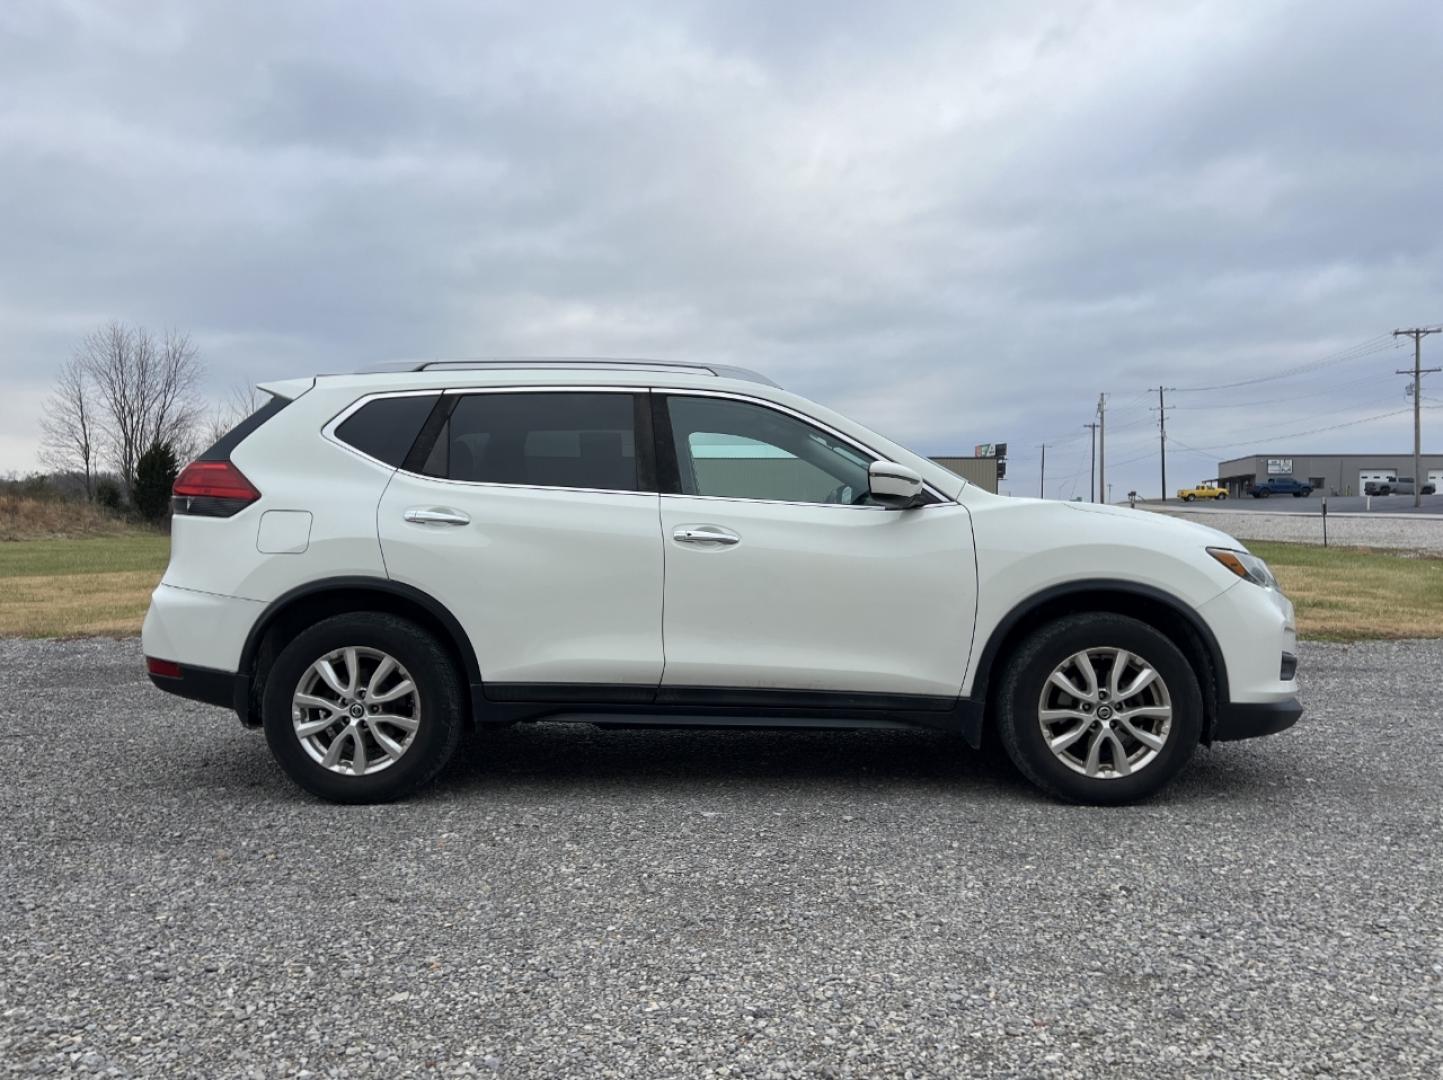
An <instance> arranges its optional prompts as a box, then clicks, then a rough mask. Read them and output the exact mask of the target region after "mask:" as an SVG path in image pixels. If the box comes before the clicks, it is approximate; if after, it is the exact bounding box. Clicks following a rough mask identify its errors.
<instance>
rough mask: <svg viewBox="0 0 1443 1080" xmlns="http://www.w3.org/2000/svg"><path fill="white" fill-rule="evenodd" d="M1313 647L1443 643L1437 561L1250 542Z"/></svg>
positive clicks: (1442, 581)
mask: <svg viewBox="0 0 1443 1080" xmlns="http://www.w3.org/2000/svg"><path fill="white" fill-rule="evenodd" d="M1247 544H1248V548H1249V550H1251V551H1252V552H1253V553H1254V554H1256V555H1258V556H1260V557H1261V558H1264V559H1266V560H1267V562H1268V565H1269V566H1270V567H1272V570H1273V573H1274V574H1276V575H1277V578H1278V583H1279V584H1280V585H1281V586H1282V587H1283V592H1284V593H1286V594H1287V596H1288V599H1290V600H1291V601H1292V602H1293V605H1294V606H1295V607H1296V608H1297V615H1298V634H1299V635H1300V636H1302V637H1305V638H1313V639H1315V640H1319V641H1361V640H1364V639H1367V638H1414V637H1443V559H1438V558H1431V557H1427V556H1419V555H1415V554H1413V553H1411V552H1390V551H1376V550H1373V549H1370V548H1337V547H1330V548H1322V547H1316V546H1314V545H1311V544H1281V543H1275V542H1269V541H1263V540H1249V541H1248V542H1247Z"/></svg>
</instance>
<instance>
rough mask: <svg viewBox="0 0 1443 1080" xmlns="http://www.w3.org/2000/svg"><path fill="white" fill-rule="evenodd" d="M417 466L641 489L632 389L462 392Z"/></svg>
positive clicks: (487, 479) (542, 483) (489, 478)
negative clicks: (423, 461) (614, 391)
mask: <svg viewBox="0 0 1443 1080" xmlns="http://www.w3.org/2000/svg"><path fill="white" fill-rule="evenodd" d="M423 471H424V472H426V473H427V474H428V475H431V476H440V477H445V478H447V479H450V480H465V481H469V482H472V483H484V484H518V485H525V486H529V487H565V488H593V489H597V490H602V491H640V490H642V485H641V478H640V474H639V472H638V466H637V453H636V405H635V398H634V396H633V395H631V394H598V393H585V392H579V393H572V392H569V391H568V392H558V393H533V394H527V393H517V394H513V393H504V394H467V395H465V396H464V397H462V398H461V399H460V400H459V401H458V402H457V403H456V407H455V409H454V410H453V411H452V412H451V417H450V419H449V420H447V422H446V424H445V426H444V427H443V428H442V430H441V432H440V434H439V435H438V437H437V439H436V444H435V446H434V447H433V448H432V450H431V454H430V456H429V457H428V459H427V461H426V464H425V466H424V468H423Z"/></svg>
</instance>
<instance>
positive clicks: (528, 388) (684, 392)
mask: <svg viewBox="0 0 1443 1080" xmlns="http://www.w3.org/2000/svg"><path fill="white" fill-rule="evenodd" d="M564 393H573V394H575V393H586V394H666V395H668V396H670V397H715V398H727V399H730V400H733V401H741V402H744V403H746V404H748V405H760V406H761V407H762V408H766V409H772V410H774V411H775V412H779V413H782V414H784V415H786V416H790V417H792V418H793V419H795V420H800V421H802V422H803V423H805V424H809V425H811V426H812V427H814V428H817V429H819V430H821V431H825V432H826V433H827V434H828V435H831V436H832V437H833V438H835V439H837V440H838V441H839V442H843V443H846V444H847V445H848V446H850V447H852V448H853V449H854V450H857V451H859V452H860V453H862V454H863V455H865V456H866V457H868V458H869V459H870V461H890V460H891V458H889V457H887V456H886V455H884V454H880V453H878V452H877V451H876V450H873V449H872V448H871V447H870V446H867V445H866V444H865V443H861V442H858V441H857V440H856V439H854V438H852V437H851V436H850V435H846V434H844V433H842V432H840V431H838V430H837V429H836V428H834V427H832V426H831V425H830V424H827V423H826V422H824V421H822V420H818V419H817V418H816V417H814V416H809V415H808V414H806V413H804V412H801V411H800V410H798V409H793V408H791V407H790V406H788V405H783V404H782V403H781V402H778V401H770V400H768V399H767V398H763V397H757V396H755V395H753V394H743V393H739V392H737V391H735V390H702V389H697V388H695V387H672V386H616V385H614V384H613V385H610V386H597V385H594V384H593V385H588V384H568V385H564V386H553V385H539V386H538V385H528V384H525V383H522V384H519V385H516V384H513V385H511V386H455V387H445V388H441V387H435V388H426V389H421V390H414V389H413V390H378V391H376V392H375V393H371V394H366V395H363V396H362V397H359V398H357V399H356V400H355V401H353V402H351V403H350V404H349V405H347V406H346V407H345V408H344V409H342V410H341V411H340V412H339V413H337V414H336V415H335V416H334V417H332V418H331V419H330V420H329V421H327V422H326V424H325V425H324V426H322V428H321V435H322V437H323V438H325V439H326V440H327V441H328V442H330V443H332V444H333V445H335V446H339V447H340V448H341V449H343V450H345V451H347V452H348V453H351V454H354V455H355V456H356V457H358V458H360V459H361V460H362V461H368V462H370V463H371V464H373V465H378V466H380V467H381V468H383V469H385V470H386V471H387V472H392V473H404V474H405V475H407V476H412V477H416V478H418V479H421V480H430V481H432V482H434V483H437V484H454V485H458V486H460V487H468V488H469V487H483V488H501V489H505V490H511V491H515V490H522V491H581V492H585V493H587V494H591V495H644V496H648V497H650V496H659V497H661V498H667V499H700V500H704V501H706V502H742V503H761V504H764V505H770V506H826V507H832V508H834V509H837V510H869V511H880V512H882V513H888V514H890V513H895V512H896V511H895V510H893V509H892V508H891V507H887V506H844V505H842V504H840V503H816V502H795V501H793V500H789V499H748V498H742V497H739V496H731V495H685V494H681V493H679V492H678V493H672V492H656V491H628V490H624V489H619V488H579V487H556V486H550V485H545V484H501V483H497V482H495V481H492V480H452V479H451V478H450V477H441V476H430V475H428V474H426V473H418V472H414V471H412V470H410V469H403V468H400V467H399V466H395V465H389V464H387V463H386V462H384V461H382V460H381V459H380V458H375V457H372V456H371V455H370V454H367V453H365V452H364V451H362V450H357V449H356V448H355V447H354V446H352V445H351V444H350V443H348V442H345V441H344V440H342V439H338V438H337V437H336V434H335V431H336V428H338V427H340V425H341V424H343V423H344V422H345V421H346V420H347V419H349V418H350V416H351V414H352V413H354V412H356V411H357V410H359V409H360V408H362V407H363V406H365V405H367V404H369V403H370V402H372V401H378V400H380V399H382V398H393V397H440V396H442V395H449V394H564ZM922 490H923V491H926V492H927V493H928V494H930V495H932V496H934V497H935V498H936V499H937V500H938V501H937V502H935V503H928V504H926V505H925V506H918V507H914V508H913V509H916V510H928V509H931V508H932V507H934V506H956V505H957V500H956V499H952V498H949V497H948V496H947V495H945V494H944V493H943V492H941V491H938V490H937V489H936V488H935V487H933V486H932V485H931V484H930V483H927V482H925V481H924V482H923V484H922Z"/></svg>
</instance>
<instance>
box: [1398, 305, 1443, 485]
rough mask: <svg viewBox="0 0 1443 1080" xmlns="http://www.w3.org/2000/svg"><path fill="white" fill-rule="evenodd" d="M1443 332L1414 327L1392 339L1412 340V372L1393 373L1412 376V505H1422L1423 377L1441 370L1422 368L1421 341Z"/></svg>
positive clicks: (1437, 328)
mask: <svg viewBox="0 0 1443 1080" xmlns="http://www.w3.org/2000/svg"><path fill="white" fill-rule="evenodd" d="M1440 331H1443V326H1416V327H1414V328H1413V329H1411V330H1394V331H1393V336H1394V337H1410V338H1412V339H1413V370H1412V371H1409V370H1408V369H1407V368H1404V369H1402V370H1401V371H1397V372H1394V374H1395V375H1412V376H1413V505H1414V506H1422V505H1423V477H1422V476H1420V475H1419V474H1418V470H1419V469H1421V468H1422V466H1423V376H1424V374H1431V373H1432V372H1435V371H1443V368H1435V367H1430V368H1425V367H1424V366H1423V339H1424V338H1425V337H1427V336H1428V335H1429V334H1436V333H1439V332H1440Z"/></svg>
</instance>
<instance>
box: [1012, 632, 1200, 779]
mask: <svg viewBox="0 0 1443 1080" xmlns="http://www.w3.org/2000/svg"><path fill="white" fill-rule="evenodd" d="M1097 648H1122V649H1127V650H1128V651H1130V652H1133V653H1135V654H1137V655H1138V656H1140V657H1142V658H1143V659H1144V660H1146V662H1147V663H1149V664H1151V665H1152V666H1153V667H1154V668H1156V669H1157V671H1158V674H1159V675H1161V676H1162V679H1163V681H1164V682H1165V683H1166V684H1167V689H1168V694H1169V696H1170V698H1171V700H1172V709H1173V716H1172V728H1171V730H1170V731H1169V733H1168V739H1167V743H1166V744H1165V745H1164V747H1163V749H1162V751H1161V753H1160V754H1159V755H1158V756H1157V757H1156V758H1154V759H1153V760H1152V761H1151V762H1149V763H1148V764H1147V766H1146V767H1145V768H1143V769H1141V770H1139V771H1138V772H1137V773H1134V774H1133V775H1131V776H1124V777H1114V778H1110V779H1106V780H1100V779H1095V778H1091V777H1087V776H1083V775H1081V774H1080V773H1076V772H1074V771H1072V770H1071V769H1069V768H1068V767H1067V766H1066V765H1064V764H1063V763H1062V762H1061V761H1059V760H1058V759H1057V757H1056V755H1054V754H1053V753H1052V751H1051V750H1049V749H1048V747H1047V743H1046V741H1045V739H1044V737H1043V734H1042V728H1041V725H1040V724H1039V723H1038V719H1037V705H1038V699H1039V697H1040V696H1041V694H1042V688H1043V685H1044V684H1045V683H1046V681H1047V679H1048V677H1049V676H1050V675H1051V674H1052V671H1053V669H1054V668H1055V667H1056V666H1057V665H1058V664H1060V663H1062V662H1063V661H1064V660H1066V659H1067V657H1069V656H1071V655H1072V654H1073V653H1077V652H1081V651H1082V650H1083V649H1097ZM998 704H999V714H998V726H999V728H1000V729H1001V730H1000V734H1001V736H1002V743H1003V745H1004V746H1005V747H1006V748H1007V753H1008V755H1009V756H1010V757H1011V758H1012V760H1013V762H1014V763H1015V764H1016V765H1017V767H1018V769H1020V770H1021V771H1022V773H1023V774H1024V775H1025V776H1027V777H1028V779H1030V780H1032V781H1033V782H1034V783H1036V784H1037V785H1038V786H1039V787H1041V788H1043V789H1044V790H1045V791H1048V792H1050V793H1051V794H1053V795H1057V796H1059V797H1061V798H1064V799H1068V800H1070V801H1073V802H1083V803H1093V804H1099V805H1113V804H1118V803H1127V802H1133V801H1136V800H1137V799H1141V798H1145V797H1147V796H1148V795H1151V794H1152V793H1153V792H1155V791H1157V790H1158V789H1159V788H1161V787H1162V786H1163V785H1165V784H1166V783H1167V782H1168V781H1169V780H1171V779H1172V778H1173V777H1174V776H1176V775H1177V773H1178V772H1180V771H1181V770H1182V768H1183V767H1184V766H1185V765H1186V764H1187V763H1188V761H1189V759H1191V757H1192V754H1193V751H1194V750H1196V748H1197V744H1198V740H1199V739H1200V737H1201V735H1202V727H1203V707H1202V693H1201V691H1200V690H1199V687H1198V678H1197V675H1196V673H1195V672H1194V671H1193V669H1192V665H1191V664H1189V663H1188V660H1187V658H1186V657H1185V656H1184V655H1183V654H1182V652H1181V651H1180V650H1179V649H1178V648H1177V646H1176V645H1174V644H1173V643H1172V642H1171V641H1170V640H1169V639H1168V638H1167V637H1165V636H1164V635H1163V634H1161V633H1160V632H1158V631H1157V630H1154V629H1153V628H1152V627H1150V626H1148V625H1147V624H1146V623H1143V622H1140V621H1138V620H1136V619H1131V618H1128V617H1126V616H1122V615H1111V614H1099V615H1076V616H1069V617H1067V618H1064V619H1060V620H1058V621H1057V622H1055V623H1051V624H1049V625H1048V626H1045V627H1043V628H1042V629H1040V630H1039V631H1037V632H1036V633H1034V634H1033V635H1032V636H1031V637H1029V638H1028V639H1027V640H1026V641H1025V642H1023V644H1022V645H1021V646H1020V647H1019V649H1018V650H1017V652H1016V654H1015V655H1014V658H1013V662H1012V664H1011V665H1009V667H1008V669H1007V672H1006V674H1005V675H1004V677H1003V683H1002V687H1001V692H1000V696H999V702H998Z"/></svg>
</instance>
